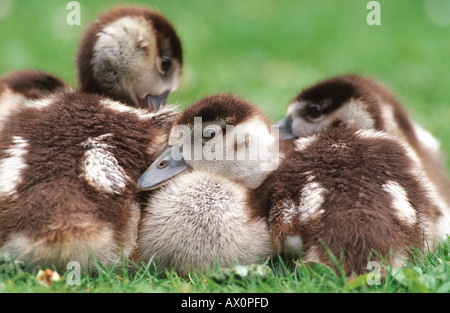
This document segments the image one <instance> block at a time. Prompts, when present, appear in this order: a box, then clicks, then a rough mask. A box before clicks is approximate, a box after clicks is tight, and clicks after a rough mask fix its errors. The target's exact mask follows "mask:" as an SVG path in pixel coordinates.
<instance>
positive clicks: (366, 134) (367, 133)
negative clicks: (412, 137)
mask: <svg viewBox="0 0 450 313" xmlns="http://www.w3.org/2000/svg"><path fill="white" fill-rule="evenodd" d="M355 136H356V137H357V138H360V139H373V140H380V139H382V140H391V141H395V142H398V143H400V144H401V142H399V140H398V139H396V138H394V137H393V136H391V135H389V134H388V133H385V132H382V131H379V130H374V129H359V130H357V131H356V132H355Z"/></svg>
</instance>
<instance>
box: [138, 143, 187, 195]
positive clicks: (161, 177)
mask: <svg viewBox="0 0 450 313" xmlns="http://www.w3.org/2000/svg"><path fill="white" fill-rule="evenodd" d="M178 148H179V147H178V146H169V147H167V149H166V150H164V152H163V153H161V155H160V156H159V157H158V158H157V159H156V160H155V162H153V163H152V164H151V165H150V166H149V168H148V169H147V170H146V171H145V172H144V174H142V175H141V177H139V180H138V187H139V189H140V190H142V191H145V190H153V189H157V188H159V187H161V186H162V185H164V183H165V182H166V181H167V180H169V179H170V178H172V177H175V176H177V175H178V174H181V173H182V172H184V171H185V170H187V169H188V168H189V167H188V166H187V164H186V163H185V162H184V159H183V158H182V157H181V155H180V160H176V159H175V158H174V157H173V155H175V154H174V153H172V149H177V151H178Z"/></svg>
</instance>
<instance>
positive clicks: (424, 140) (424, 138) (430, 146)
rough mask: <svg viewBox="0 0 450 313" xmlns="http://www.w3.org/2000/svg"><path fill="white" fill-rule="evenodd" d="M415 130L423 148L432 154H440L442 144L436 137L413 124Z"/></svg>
mask: <svg viewBox="0 0 450 313" xmlns="http://www.w3.org/2000/svg"><path fill="white" fill-rule="evenodd" d="M413 128H414V133H415V134H416V137H417V139H418V140H419V142H420V144H421V146H422V147H424V148H425V149H426V150H427V151H429V152H431V153H438V154H440V148H441V142H440V141H439V140H438V139H437V138H436V137H434V136H433V135H432V134H431V133H430V132H429V131H427V130H425V129H424V128H423V127H422V126H420V125H419V124H417V123H415V122H413Z"/></svg>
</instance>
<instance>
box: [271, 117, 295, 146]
mask: <svg viewBox="0 0 450 313" xmlns="http://www.w3.org/2000/svg"><path fill="white" fill-rule="evenodd" d="M274 125H278V126H279V127H280V130H281V132H280V140H281V141H284V140H288V139H292V138H295V136H294V134H293V133H292V118H291V117H290V116H286V117H285V118H283V119H282V120H280V121H278V122H276V123H275V124H274Z"/></svg>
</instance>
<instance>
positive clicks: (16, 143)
mask: <svg viewBox="0 0 450 313" xmlns="http://www.w3.org/2000/svg"><path fill="white" fill-rule="evenodd" d="M28 146H29V145H28V142H27V140H26V139H24V138H22V137H19V136H14V137H13V138H12V145H11V146H10V148H8V149H7V150H6V151H5V154H6V156H5V157H3V158H2V159H1V160H0V182H1V184H0V196H1V197H3V196H14V197H17V194H16V192H17V191H16V189H17V186H18V185H19V184H20V182H21V179H22V178H21V173H22V171H23V170H24V169H25V168H26V167H27V164H26V161H25V156H26V154H27V152H28Z"/></svg>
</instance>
